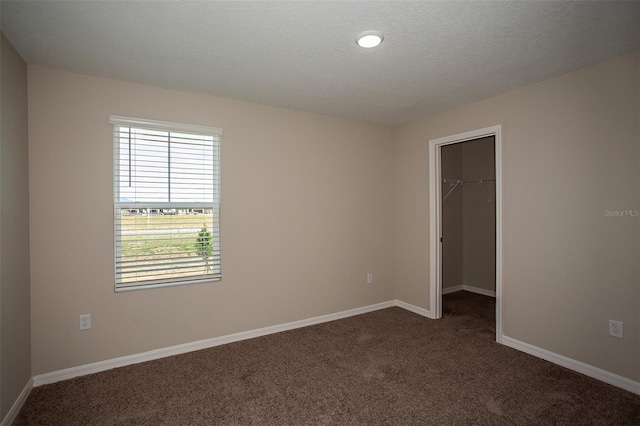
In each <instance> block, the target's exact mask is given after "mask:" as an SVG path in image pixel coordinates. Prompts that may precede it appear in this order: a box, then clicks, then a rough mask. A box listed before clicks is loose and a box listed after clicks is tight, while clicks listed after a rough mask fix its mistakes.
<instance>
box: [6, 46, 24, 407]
mask: <svg viewBox="0 0 640 426" xmlns="http://www.w3.org/2000/svg"><path fill="white" fill-rule="evenodd" d="M1 39H2V41H1V42H2V47H1V50H2V65H1V67H0V68H1V69H2V71H1V87H2V89H1V94H2V96H0V100H1V101H0V104H1V105H0V114H1V116H2V118H1V122H2V123H1V131H0V300H1V303H0V305H1V306H0V348H1V350H0V382H1V383H2V384H1V386H0V419H3V418H4V417H5V416H6V415H7V413H8V411H9V410H10V409H11V406H12V405H13V404H14V402H15V401H16V399H17V398H18V395H20V392H22V390H23V389H24V387H25V386H26V385H27V383H28V382H29V380H30V379H31V342H30V339H31V337H30V335H31V331H30V312H31V308H30V300H29V171H28V170H29V169H28V165H29V164H28V158H27V154H28V149H27V141H28V128H27V65H26V64H25V62H24V61H23V60H22V58H21V57H20V55H18V53H17V52H16V51H15V50H14V49H13V47H12V46H11V44H10V43H9V42H8V41H7V39H5V37H4V35H2V36H1Z"/></svg>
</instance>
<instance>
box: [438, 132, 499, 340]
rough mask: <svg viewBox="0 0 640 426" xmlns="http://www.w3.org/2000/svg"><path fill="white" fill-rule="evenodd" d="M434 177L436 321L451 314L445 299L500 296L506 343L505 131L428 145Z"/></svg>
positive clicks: (440, 140) (462, 135)
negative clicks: (460, 294)
mask: <svg viewBox="0 0 640 426" xmlns="http://www.w3.org/2000/svg"><path fill="white" fill-rule="evenodd" d="M429 175H430V176H429V177H430V228H431V233H430V235H431V238H430V240H431V243H430V248H431V259H430V275H431V276H430V314H431V318H435V319H437V318H441V317H442V315H443V311H446V309H443V297H442V296H443V294H448V293H454V292H457V291H461V290H466V291H469V292H472V293H478V294H482V295H485V296H490V297H495V298H496V304H495V306H496V312H495V325H496V341H498V342H501V340H502V339H501V336H502V326H501V312H502V306H501V301H502V297H501V296H502V274H501V270H502V235H501V234H502V233H501V228H502V218H501V217H502V215H501V212H502V182H501V126H494V127H490V128H485V129H480V130H476V131H472V132H467V133H463V134H458V135H453V136H449V137H445V138H440V139H435V140H431V141H429ZM466 294H468V293H466ZM448 297H451V296H448ZM476 297H478V296H476Z"/></svg>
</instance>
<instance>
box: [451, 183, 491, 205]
mask: <svg viewBox="0 0 640 426" xmlns="http://www.w3.org/2000/svg"><path fill="white" fill-rule="evenodd" d="M495 181H496V180H495V179H465V180H462V179H442V183H448V184H449V185H451V186H452V187H453V188H451V189H450V190H449V192H447V195H445V196H444V198H443V199H442V201H443V202H444V200H446V199H447V197H448V196H449V195H451V193H452V192H453V190H454V189H456V188H457V187H458V185H468V184H478V185H480V188H482V190H483V191H484V193H485V194H486V195H487V198H488V200H487V202H488V203H490V202H491V197H490V196H489V193H488V192H487V190H486V189H484V186H482V184H483V183H485V182H495Z"/></svg>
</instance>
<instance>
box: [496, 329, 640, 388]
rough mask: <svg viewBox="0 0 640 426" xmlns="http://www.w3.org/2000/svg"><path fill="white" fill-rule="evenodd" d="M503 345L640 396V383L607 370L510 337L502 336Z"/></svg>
mask: <svg viewBox="0 0 640 426" xmlns="http://www.w3.org/2000/svg"><path fill="white" fill-rule="evenodd" d="M502 344H503V345H505V346H509V347H511V348H514V349H517V350H519V351H522V352H525V353H528V354H529V355H533V356H535V357H538V358H542V359H544V360H547V361H549V362H552V363H554V364H557V365H560V366H562V367H566V368H568V369H570V370H573V371H577V372H578V373H581V374H584V375H585V376H589V377H593V378H594V379H597V380H600V381H601V382H605V383H608V384H610V385H613V386H616V387H618V388H621V389H624V390H627V391H629V392H633V393H635V394H636V395H640V382H636V381H634V380H631V379H627V378H626V377H622V376H619V375H617V374H614V373H611V372H609V371H606V370H602V369H600V368H597V367H594V366H592V365H589V364H585V363H584V362H580V361H576V360H575V359H572V358H568V357H566V356H563V355H559V354H556V353H554V352H550V351H548V350H546V349H542V348H539V347H537V346H533V345H530V344H529V343H525V342H521V341H519V340H516V339H514V338H511V337H509V336H504V335H503V336H502Z"/></svg>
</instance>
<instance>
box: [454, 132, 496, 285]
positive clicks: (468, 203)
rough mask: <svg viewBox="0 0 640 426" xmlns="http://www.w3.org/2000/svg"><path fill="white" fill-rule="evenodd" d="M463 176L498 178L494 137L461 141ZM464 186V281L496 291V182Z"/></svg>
mask: <svg viewBox="0 0 640 426" xmlns="http://www.w3.org/2000/svg"><path fill="white" fill-rule="evenodd" d="M461 145H462V170H463V172H462V173H463V179H465V180H467V179H469V180H476V179H493V178H494V177H495V167H494V164H495V161H494V158H495V151H494V149H493V145H494V138H493V136H491V137H488V138H482V139H477V140H473V141H469V142H465V143H462V144H461ZM482 185H483V187H484V189H485V191H487V194H489V197H490V198H491V202H489V201H488V197H487V194H485V192H484V191H483V190H482V188H481V187H480V185H479V184H469V185H464V186H463V188H462V196H463V210H462V222H463V223H462V228H463V229H464V232H463V243H462V257H463V259H464V261H463V265H462V266H463V272H462V276H463V282H464V284H465V285H468V286H472V287H477V288H481V289H483V290H489V291H495V290H496V226H495V225H496V209H495V207H496V203H495V201H496V197H495V188H496V186H495V183H493V182H488V183H483V184H482Z"/></svg>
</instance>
